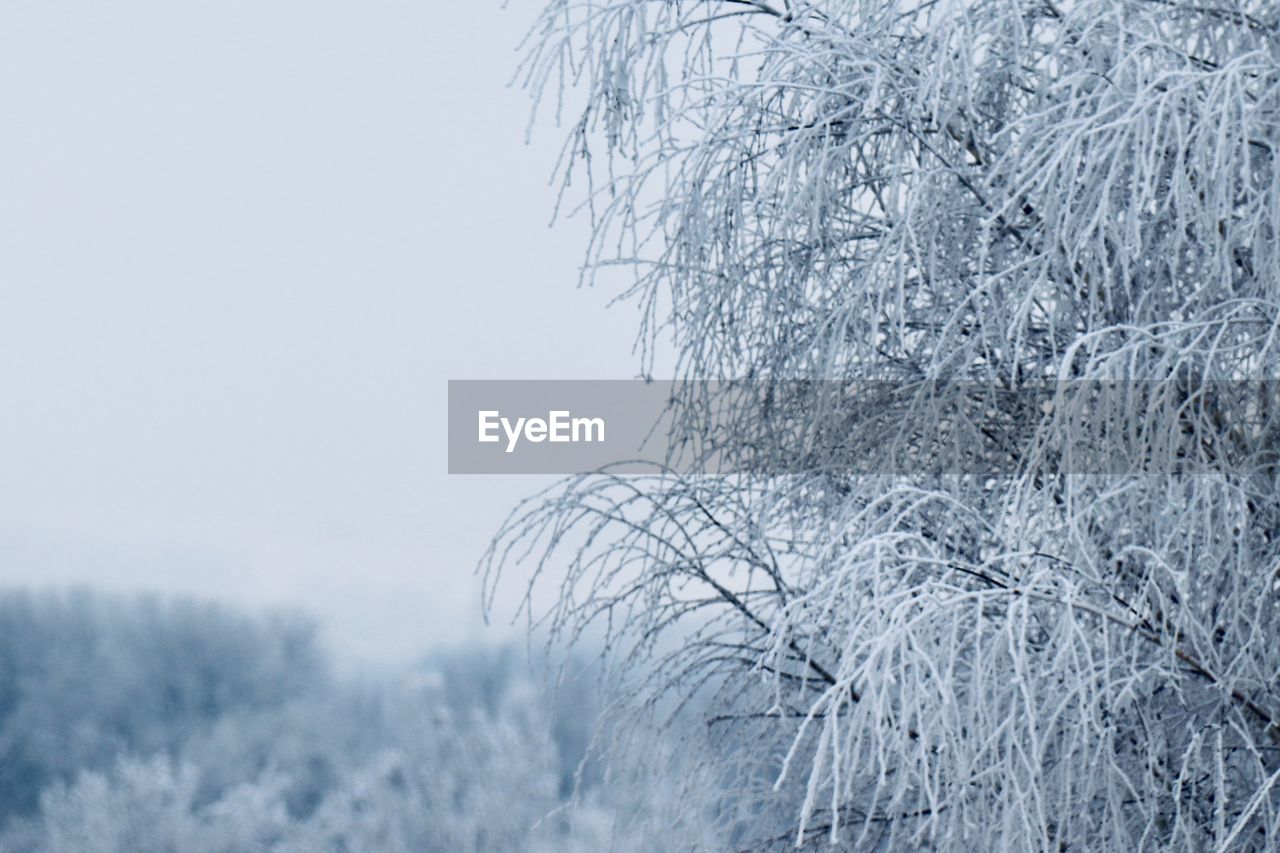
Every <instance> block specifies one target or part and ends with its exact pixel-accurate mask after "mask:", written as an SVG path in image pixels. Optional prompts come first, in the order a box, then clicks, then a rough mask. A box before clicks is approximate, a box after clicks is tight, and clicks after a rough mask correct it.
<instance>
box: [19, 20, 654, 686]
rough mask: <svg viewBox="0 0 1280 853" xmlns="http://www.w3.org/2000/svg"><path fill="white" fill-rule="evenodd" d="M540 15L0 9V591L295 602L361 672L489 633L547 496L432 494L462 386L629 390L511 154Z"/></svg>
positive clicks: (444, 490) (541, 140) (623, 359)
mask: <svg viewBox="0 0 1280 853" xmlns="http://www.w3.org/2000/svg"><path fill="white" fill-rule="evenodd" d="M535 11H536V10H535V9H534V8H533V7H527V8H526V7H525V6H520V5H517V7H516V8H513V9H508V10H502V9H500V8H499V7H498V4H497V3H454V4H423V3H403V2H391V0H373V2H369V3H360V4H339V3H319V4H317V3H312V2H308V3H303V2H283V0H269V2H253V3H249V2H230V3H228V2H220V3H211V2H199V3H182V4H171V3H162V2H158V0H153V2H139V0H124V2H120V3H112V4H106V5H94V4H72V3H62V2H54V3H11V4H6V5H5V6H4V8H3V9H2V10H0V110H2V112H3V120H4V125H5V133H4V135H3V137H0V405H2V407H3V417H2V418H0V448H2V449H0V483H2V484H3V486H0V572H2V574H0V582H3V584H4V585H6V586H12V585H35V586H46V585H54V586H65V585H77V584H93V585H96V586H100V587H107V588H111V589H116V590H134V589H137V590H144V589H145V590H150V591H159V592H162V593H178V594H196V595H199V596H205V597H212V598H216V599H223V600H227V601H230V602H232V603H235V604H237V605H246V604H247V605H251V606H257V605H264V606H276V605H281V604H283V605H287V606H296V607H301V608H303V609H305V610H307V611H309V612H311V613H312V614H314V615H315V616H317V617H318V618H319V620H320V622H321V624H322V625H323V626H324V630H325V631H326V632H327V633H326V635H325V639H326V642H327V643H328V644H329V645H330V646H331V647H332V648H333V650H334V652H335V653H336V654H337V656H338V658H339V659H340V660H342V661H344V662H345V663H346V664H347V665H348V666H372V665H383V664H386V665H392V664H395V663H398V662H401V661H404V660H408V659H410V658H413V657H415V656H417V655H418V654H419V653H421V651H422V650H423V649H424V648H427V647H430V646H438V645H453V644H459V643H468V642H474V641H476V640H478V639H485V638H491V637H495V638H496V637H498V636H500V635H501V634H502V629H501V628H498V629H494V630H486V629H484V628H483V627H482V623H481V619H480V613H479V592H478V584H477V582H476V580H475V578H474V576H473V567H474V565H475V561H476V559H477V557H478V556H479V555H480V552H481V551H482V550H483V548H484V546H485V544H486V543H487V541H488V538H489V536H490V534H491V533H492V532H493V530H494V528H495V527H496V526H497V524H498V523H499V522H500V520H501V518H502V517H503V516H504V515H505V513H506V512H507V511H508V510H509V509H510V507H511V504H512V502H513V501H514V500H515V499H516V498H518V497H519V496H521V495H523V494H526V493H528V492H529V491H531V490H533V489H534V488H536V487H539V486H540V485H541V484H542V481H540V480H538V479H536V478H503V479H499V478H493V477H472V478H463V477H449V476H448V475H447V474H446V446H445V403H446V395H445V391H446V380H448V379H451V378H579V377H581V378H626V377H630V376H632V375H634V373H635V371H636V366H637V363H636V362H637V360H636V358H635V357H633V355H632V353H631V348H630V342H631V333H632V322H631V319H630V318H629V316H628V314H627V313H626V312H625V311H618V312H606V310H605V308H604V306H605V302H606V301H607V300H606V297H607V294H602V293H598V292H595V291H591V290H580V289H577V288H576V282H577V266H578V262H579V259H580V256H581V251H582V246H583V238H584V236H585V233H586V226H585V223H582V222H571V223H569V224H568V225H567V226H566V225H561V226H558V227H557V228H556V229H554V230H551V229H548V228H547V227H546V226H547V223H548V221H549V218H550V213H551V210H552V205H553V202H554V197H555V194H554V192H553V191H552V189H551V188H550V187H549V185H548V179H549V177H550V171H551V166H552V164H553V162H554V159H555V156H556V154H557V152H558V150H559V144H560V134H559V133H558V132H557V131H556V130H555V128H554V127H551V126H550V125H549V124H548V123H545V122H544V123H541V124H540V126H539V131H538V132H537V133H536V134H535V135H534V137H533V143H532V144H531V145H530V146H529V147H526V148H522V147H521V145H520V141H521V140H522V139H523V136H524V133H525V129H526V125H527V123H528V102H527V100H526V98H525V96H524V95H523V94H522V93H521V92H519V91H517V90H514V89H509V88H507V83H508V81H509V79H510V77H511V74H512V71H513V69H514V67H515V64H516V60H517V53H516V50H515V48H516V46H517V44H518V42H519V40H520V38H521V36H522V34H523V32H524V28H525V27H526V26H527V24H528V22H529V20H530V16H531V15H532V14H533V13H534V12H535ZM507 603H508V604H509V603H510V602H507ZM500 611H501V612H500V615H510V612H511V611H510V608H509V607H508V608H505V609H500Z"/></svg>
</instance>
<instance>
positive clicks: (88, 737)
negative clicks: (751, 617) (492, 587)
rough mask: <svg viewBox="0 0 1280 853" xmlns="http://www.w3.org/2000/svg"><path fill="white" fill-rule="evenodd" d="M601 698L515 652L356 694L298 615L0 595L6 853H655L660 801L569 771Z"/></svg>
mask: <svg viewBox="0 0 1280 853" xmlns="http://www.w3.org/2000/svg"><path fill="white" fill-rule="evenodd" d="M566 690H567V691H568V692H567V693H566V692H565V691H566ZM594 697H595V692H594V688H593V687H592V686H591V685H590V684H588V683H586V681H584V682H582V683H578V684H574V685H570V686H569V687H568V688H563V689H562V690H561V691H560V692H559V695H558V696H556V697H552V696H551V695H550V692H549V690H548V689H547V686H546V683H545V682H544V680H542V679H539V678H537V677H534V676H533V675H531V671H530V667H529V665H528V663H527V660H526V659H525V657H524V656H523V655H522V654H518V653H511V652H502V651H486V650H475V651H472V652H467V653H455V654H452V655H446V656H437V657H435V658H433V659H431V660H429V661H428V662H427V663H425V664H424V665H423V666H421V667H418V668H414V669H413V670H411V671H409V672H406V673H404V674H403V675H402V676H401V677H397V678H394V679H391V678H388V679H379V680H373V679H371V680H370V681H369V682H368V683H362V684H355V683H351V682H350V681H349V680H341V679H337V678H335V677H334V676H333V675H332V673H331V671H330V667H329V663H328V661H327V659H326V656H325V654H323V652H322V650H321V647H320V646H319V645H318V643H317V639H316V631H315V628H314V626H313V625H312V624H310V623H309V622H308V621H307V620H305V619H302V618H298V617H293V616H285V615H277V616H267V617H251V616H247V615H244V614H242V613H238V612H236V611H233V610H230V609H227V608H225V607H222V606H215V605H211V604H207V603H198V602H191V601H169V600H161V599H156V598H127V599H126V598H121V597H112V596H106V595H103V594H100V593H93V592H89V591H77V592H72V593H56V594H55V593H39V594H37V593H30V592H25V591H11V592H4V593H0V850H4V851H33V853H36V851H39V853H69V851H86V852H87V853H93V851H104V852H105V853H152V851H154V853H160V852H161V851H175V853H176V851H181V852H182V853H205V851H210V852H211V851H226V853H245V852H246V851H273V853H284V851H297V853H303V851H306V852H307V853H314V851H388V853H396V851H436V850H440V851H490V850H493V851H498V850H501V851H507V850H548V851H550V850H556V851H564V850H583V851H586V850H590V851H597V850H606V849H658V848H660V847H662V844H661V843H660V842H659V839H658V837H657V836H655V835H653V832H655V831H656V830H654V829H653V827H652V826H650V827H649V828H648V829H647V830H645V831H644V832H637V831H635V827H636V826H637V825H638V823H637V821H640V820H642V816H644V815H654V819H653V821H652V822H651V823H652V824H653V825H658V824H662V823H665V822H666V821H664V820H663V819H661V815H660V812H661V811H662V808H663V805H662V797H661V794H660V792H659V790H658V787H660V786H655V785H654V784H653V783H652V782H650V783H640V782H638V781H637V780H636V779H634V778H631V779H625V780H624V779H622V778H620V777H618V776H609V777H608V779H607V780H606V777H605V775H604V773H603V771H602V769H601V768H600V767H599V766H598V765H594V764H591V763H587V764H585V765H584V764H583V763H582V758H583V756H584V754H585V752H586V750H587V747H588V744H589V742H590V740H591V737H592V733H593V731H594V724H595V719H596V712H595V709H596V707H597V705H596V703H595V699H594ZM620 815H624V816H626V818H627V821H626V822H627V825H628V827H629V830H628V831H626V832H623V831H622V824H621V823H620V822H619V820H618V817H619V816H620ZM682 837H683V838H684V839H685V840H688V834H687V830H686V831H685V832H684V835H683V836H682ZM654 844H658V848H654V847H653V845H654ZM682 846H687V845H682Z"/></svg>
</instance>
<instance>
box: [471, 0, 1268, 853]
mask: <svg viewBox="0 0 1280 853" xmlns="http://www.w3.org/2000/svg"><path fill="white" fill-rule="evenodd" d="M542 5H543V13H542V16H541V18H540V20H539V23H538V24H537V26H536V27H535V30H534V32H533V33H532V35H531V39H530V42H529V49H528V53H527V54H526V60H525V63H524V65H523V66H522V71H521V75H522V76H521V79H522V81H523V82H524V83H525V84H526V85H527V86H528V87H529V88H530V89H531V91H532V92H533V93H534V95H535V96H536V98H537V101H538V104H539V108H540V109H541V110H542V111H543V113H544V114H545V113H554V114H555V115H556V116H557V117H559V118H560V119H561V120H562V121H563V122H564V123H565V124H566V125H567V126H568V128H569V135H568V139H567V142H566V146H565V149H564V156H563V159H562V162H561V166H560V168H561V171H562V174H563V175H564V178H565V185H566V192H565V196H564V198H565V202H564V204H565V205H566V206H573V205H576V204H579V203H580V204H581V205H583V206H584V207H585V208H586V209H587V211H588V215H589V216H590V217H591V221H592V223H593V225H594V228H593V235H594V236H593V240H592V242H591V245H590V247H589V249H588V259H589V262H590V263H589V265H588V270H589V272H588V275H591V274H593V272H592V271H594V270H598V269H600V268H601V267H603V266H609V265H615V264H623V265H627V266H629V268H630V269H631V270H633V272H634V276H633V277H632V279H631V280H630V283H629V286H628V289H627V291H626V295H627V296H628V297H629V298H630V299H631V300H632V304H633V305H634V307H635V309H636V311H637V316H638V331H639V338H638V340H639V342H640V350H641V358H642V360H643V362H644V364H645V365H646V367H647V366H648V365H650V364H652V357H653V353H654V352H655V348H657V347H660V346H665V345H666V342H667V341H668V340H669V341H670V342H672V343H673V344H674V348H675V352H676V354H677V370H676V378H678V379H750V380H753V381H755V382H759V383H762V384H763V385H764V386H765V387H768V388H773V389H775V397H774V405H775V407H776V409H775V410H776V411H779V412H781V415H780V417H782V418H783V419H784V421H786V422H787V423H788V424H789V425H790V427H791V428H793V429H794V430H795V432H794V436H795V445H796V446H802V447H803V448H804V449H805V453H804V454H803V455H801V456H800V457H798V458H797V457H794V456H787V457H786V459H785V463H786V464H785V465H784V466H782V468H783V469H784V470H780V468H779V466H776V465H770V464H769V463H770V462H771V461H773V460H771V459H770V458H769V457H768V456H767V455H766V456H765V457H764V458H762V457H761V456H760V450H761V448H762V447H763V448H765V449H766V450H769V449H770V448H772V449H773V451H776V452H778V453H783V451H785V450H787V449H788V448H787V447H786V446H784V445H781V444H770V443H768V442H764V443H762V442H761V437H762V435H764V433H762V431H761V430H762V429H763V426H762V423H761V420H760V418H759V417H758V410H756V409H751V408H743V409H742V410H741V411H739V412H738V414H739V415H740V416H739V417H736V418H735V417H732V416H731V417H729V418H727V419H726V420H724V421H719V422H717V424H716V428H717V429H716V431H715V432H714V434H713V435H714V442H715V444H716V445H717V449H718V450H719V451H720V452H721V453H722V454H727V456H728V457H729V458H730V459H731V460H735V459H736V461H737V462H738V463H739V464H737V465H736V466H735V467H734V469H733V473H732V475H724V474H722V475H720V476H700V475H696V474H690V473H687V472H681V471H674V470H659V471H655V473H654V474H653V475H652V476H649V477H623V476H614V475H611V474H609V473H608V472H607V471H606V472H602V473H600V474H597V475H593V476H589V477H578V478H574V479H572V480H570V481H568V482H566V483H565V484H563V486H562V487H560V488H558V489H557V490H554V491H553V492H551V493H550V494H548V495H546V496H544V497H542V498H539V499H535V500H534V501H533V502H532V503H530V504H528V505H526V506H524V507H522V508H521V509H520V510H518V511H517V513H516V514H515V515H513V517H512V520H511V521H510V523H509V524H508V525H507V527H506V528H505V529H504V531H503V532H502V534H501V535H500V537H499V538H498V540H497V541H496V542H495V545H494V548H493V551H492V553H491V554H490V555H489V558H488V566H489V569H490V574H489V580H490V582H491V583H508V582H510V583H524V582H526V581H528V582H531V583H532V584H533V585H534V588H535V590H536V589H537V587H538V585H539V584H545V585H548V586H549V588H552V589H557V590H559V594H558V603H556V604H555V605H553V606H552V607H551V608H550V610H548V611H545V612H539V613H537V614H536V615H537V616H538V617H540V618H541V619H542V620H543V622H542V624H545V625H547V626H549V627H550V628H551V629H552V630H554V631H557V632H559V633H560V634H561V635H562V636H564V637H566V638H569V639H572V638H574V637H577V636H580V635H582V633H583V632H586V631H590V630H593V628H592V626H596V628H598V629H599V630H601V631H602V632H603V633H605V634H606V635H607V637H608V640H607V644H606V647H607V649H608V650H609V654H608V659H609V660H610V662H611V663H612V665H613V666H614V669H615V672H616V674H617V675H618V677H619V679H620V680H621V682H622V683H623V684H625V685H627V686H628V687H629V688H630V689H631V690H632V692H633V699H634V705H635V706H636V707H645V706H646V705H648V706H652V705H654V704H655V703H660V702H661V701H662V699H663V697H670V698H672V699H674V700H676V701H679V700H685V699H688V698H690V697H692V696H702V695H704V694H705V693H707V692H710V693H711V694H712V695H713V696H714V699H713V700H712V702H711V704H710V709H709V710H708V711H707V712H706V714H705V719H704V721H703V722H704V723H705V726H704V728H705V730H706V731H707V732H708V733H709V734H710V735H711V736H712V738H713V740H715V742H716V743H718V744H719V745H720V746H719V748H720V753H719V754H720V755H721V756H722V760H723V762H724V764H723V768H722V771H723V778H725V779H727V780H729V784H726V785H725V787H724V790H723V795H722V796H720V797H719V799H718V801H717V804H716V805H715V808H714V810H715V812H716V814H718V815H719V819H720V822H721V826H722V829H721V834H720V836H719V842H720V843H721V844H722V845H723V846H724V847H725V848H731V847H732V848H744V849H753V850H766V849H775V848H776V847H780V846H790V845H798V846H802V847H804V846H813V847H823V846H826V845H835V846H837V847H842V848H846V849H857V850H876V849H883V850H922V849H929V850H1007V851H1028V850H1090V851H1133V850H1188V851H1191V850H1213V849H1217V850H1274V849H1277V848H1278V847H1280V781H1278V780H1280V737H1278V734H1280V727H1278V726H1280V600H1278V596H1280V591H1278V590H1280V492H1278V490H1277V482H1276V478H1277V452H1278V451H1280V430H1278V429H1277V425H1278V422H1280V421H1278V416H1280V397H1278V395H1277V393H1276V390H1277V386H1276V385H1275V384H1269V383H1266V382H1259V381H1257V380H1264V379H1270V380H1274V379H1277V378H1280V352H1278V350H1277V346H1278V341H1280V257H1277V252H1278V249H1277V240H1276V238H1277V234H1278V232H1280V168H1278V164H1277V160H1276V150H1277V145H1280V29H1278V28H1277V21H1278V18H1277V14H1278V13H1277V10H1276V8H1275V6H1274V4H1270V3H1263V2H1248V0H1221V2H1218V0H1215V1H1214V2H1208V3H1204V2H1199V0H955V1H954V2H948V0H941V2H939V0H887V2H886V0H809V2H804V1H803V0H705V2H695V0H686V1H685V2H678V0H673V2H654V0H554V2H545V3H543V4H542ZM795 380H801V381H799V382H797V381H795ZM807 380H832V381H848V380H856V381H863V382H870V381H874V382H879V383H886V384H887V386H888V387H891V388H893V389H896V391H897V397H896V398H895V399H899V400H900V401H902V405H901V406H900V407H898V408H893V407H890V408H887V409H885V410H884V411H881V412H880V413H879V416H877V417H869V418H862V419H857V420H853V421H849V422H843V423H844V430H843V431H842V432H840V433H839V434H838V435H837V434H834V433H832V432H831V431H826V432H824V431H823V430H822V429H821V428H820V427H821V425H822V419H821V418H820V417H818V415H819V414H820V413H821V412H823V411H824V409H823V406H824V405H826V404H828V403H829V402H830V397H829V395H830V389H829V385H827V384H824V383H822V382H807ZM1071 383H1074V384H1071ZM1090 383H1093V385H1092V387H1094V388H1095V389H1101V390H1095V391H1091V392H1089V393H1087V394H1084V395H1083V396H1082V395H1079V394H1076V395H1075V396H1072V394H1073V393H1074V392H1072V391H1071V389H1072V388H1080V387H1086V388H1087V387H1091V386H1090ZM682 387H684V389H685V390H684V392H683V396H681V397H679V398H677V399H676V400H675V402H674V405H675V407H676V408H677V410H678V411H679V412H680V413H681V414H683V415H684V419H683V420H679V419H678V420H677V423H678V424H680V425H681V426H682V428H683V430H684V434H683V437H684V438H687V439H688V440H689V441H691V442H693V443H694V444H695V445H696V444H697V442H698V441H700V440H703V439H704V438H705V436H706V435H707V434H708V430H710V429H711V427H712V424H710V423H709V422H708V421H707V420H706V419H705V417H703V414H702V413H703V412H705V411H707V408H706V407H707V406H708V405H709V404H711V403H715V402H719V403H722V404H724V405H727V406H729V407H730V412H731V414H732V412H733V411H734V409H733V406H736V405H743V406H746V405H747V404H746V403H739V402H738V400H739V399H740V398H733V397H723V398H720V399H719V400H718V401H717V400H709V399H707V395H710V394H715V393H718V392H717V391H716V390H715V388H714V387H713V386H701V385H689V386H682ZM1027 387H1038V388H1048V392H1047V394H1048V396H1047V397H1046V398H1044V399H1043V400H1039V401H1038V403H1044V405H1040V404H1037V405H1035V406H1032V407H1029V408H1027V409H1019V410H1018V411H1017V412H1015V413H1014V417H1013V422H1012V426H1010V427H1009V428H1005V429H1001V430H999V431H997V432H996V433H993V434H988V433H984V432H982V431H981V430H979V429H977V428H975V429H972V430H968V431H966V430H959V431H957V432H956V433H954V435H952V436H951V438H949V439H947V440H943V441H937V442H929V441H919V440H918V439H919V438H920V434H921V433H922V432H927V430H924V429H922V425H928V424H934V425H936V424H937V423H938V421H937V420H933V421H931V420H929V417H928V415H929V413H930V412H939V411H944V412H957V411H959V412H963V411H969V410H970V409H968V408H966V406H968V404H969V402H971V398H972V397H973V396H974V395H975V394H976V395H977V399H978V400H979V401H982V400H984V399H986V398H984V397H983V396H982V395H983V394H986V393H1005V392H1008V393H1013V394H1017V393H1019V391H1020V389H1023V388H1027ZM1089 401H1092V402H1091V403H1089V405H1087V406H1086V405H1085V403H1088V402H1089ZM991 405H992V406H994V405H995V404H994V403H993V404H991ZM726 425H727V426H726ZM677 437H681V436H677ZM837 444H838V445H839V446H837ZM970 444H976V445H979V446H980V449H981V450H982V453H983V454H984V455H985V458H988V459H993V460H995V461H996V462H997V463H999V464H998V466H997V470H996V475H995V476H990V477H988V476H976V475H974V474H973V472H969V473H965V472H963V471H961V472H959V473H956V472H955V471H954V469H953V468H950V467H948V466H949V465H950V463H952V462H953V461H954V454H956V453H957V452H960V451H963V450H964V449H965V448H966V447H967V446H968V445H970ZM849 446H852V447H855V448H867V449H869V450H870V451H873V452H875V453H877V454H881V455H883V456H884V457H885V458H886V459H889V460H895V461H896V462H897V463H898V464H897V465H896V466H895V467H892V470H889V469H888V468H887V469H886V470H885V471H884V472H876V471H872V472H865V471H859V472H851V471H849V470H847V469H846V468H844V467H842V465H841V464H840V463H841V457H840V453H842V452H845V449H846V448H847V447H849ZM1072 448H1075V449H1076V450H1080V449H1081V448H1083V451H1081V452H1084V453H1086V455H1087V454H1088V453H1095V452H1101V453H1102V454H1103V456H1104V457H1105V460H1106V463H1105V464H1102V463H1100V462H1098V461H1097V459H1094V460H1093V462H1092V463H1089V461H1088V460H1085V461H1081V460H1080V459H1078V458H1076V457H1074V456H1072V455H1071V453H1072V452H1074V451H1073V450H1072ZM535 599H536V597H535ZM695 713H701V712H700V711H698V712H695Z"/></svg>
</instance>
